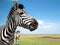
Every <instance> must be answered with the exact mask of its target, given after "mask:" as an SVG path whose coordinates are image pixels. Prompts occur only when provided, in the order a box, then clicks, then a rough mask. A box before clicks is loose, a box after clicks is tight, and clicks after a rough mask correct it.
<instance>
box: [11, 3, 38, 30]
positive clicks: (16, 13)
mask: <svg viewBox="0 0 60 45" xmlns="http://www.w3.org/2000/svg"><path fill="white" fill-rule="evenodd" d="M10 12H11V13H12V15H10V16H11V18H12V19H13V20H14V21H15V23H16V25H17V26H20V27H23V28H26V29H29V30H30V31H33V30H35V29H37V27H38V22H37V21H36V20H35V19H34V18H32V17H31V16H29V15H28V14H27V13H26V12H25V10H24V6H23V5H22V4H18V6H17V9H16V8H15V6H13V7H12V9H11V11H10Z"/></svg>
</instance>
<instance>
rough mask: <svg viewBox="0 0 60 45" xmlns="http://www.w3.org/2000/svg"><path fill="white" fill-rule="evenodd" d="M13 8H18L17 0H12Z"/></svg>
mask: <svg viewBox="0 0 60 45" xmlns="http://www.w3.org/2000/svg"><path fill="white" fill-rule="evenodd" d="M14 8H15V9H16V10H17V9H18V3H17V0H14Z"/></svg>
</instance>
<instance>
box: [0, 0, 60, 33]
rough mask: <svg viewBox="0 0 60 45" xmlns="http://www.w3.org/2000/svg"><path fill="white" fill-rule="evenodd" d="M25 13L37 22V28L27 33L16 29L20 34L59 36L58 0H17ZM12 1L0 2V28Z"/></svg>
mask: <svg viewBox="0 0 60 45" xmlns="http://www.w3.org/2000/svg"><path fill="white" fill-rule="evenodd" d="M18 3H22V4H23V5H24V6H25V8H24V9H25V11H26V12H27V13H28V14H29V15H30V16H32V17H33V18H35V19H36V20H37V21H38V24H39V25H38V28H37V29H36V30H35V31H32V32H31V31H29V30H28V29H24V28H22V27H19V26H18V27H17V29H16V30H19V31H20V32H21V34H60V0H18ZM12 6H13V0H0V26H1V25H4V24H5V22H6V20H7V16H8V14H9V11H10V9H11V7H12Z"/></svg>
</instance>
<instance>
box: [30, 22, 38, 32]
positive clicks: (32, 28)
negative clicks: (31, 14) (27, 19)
mask: <svg viewBox="0 0 60 45" xmlns="http://www.w3.org/2000/svg"><path fill="white" fill-rule="evenodd" d="M37 27H38V23H37V22H35V23H32V24H30V27H29V28H30V31H34V30H35V29H37Z"/></svg>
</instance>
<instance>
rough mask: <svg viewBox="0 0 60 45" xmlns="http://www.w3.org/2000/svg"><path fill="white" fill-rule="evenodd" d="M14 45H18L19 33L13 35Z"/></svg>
mask: <svg viewBox="0 0 60 45" xmlns="http://www.w3.org/2000/svg"><path fill="white" fill-rule="evenodd" d="M14 36H15V37H14V43H13V44H14V45H16V44H18V40H19V37H20V31H16V32H15V34H14Z"/></svg>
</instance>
